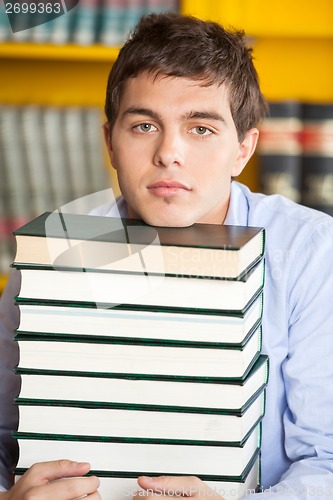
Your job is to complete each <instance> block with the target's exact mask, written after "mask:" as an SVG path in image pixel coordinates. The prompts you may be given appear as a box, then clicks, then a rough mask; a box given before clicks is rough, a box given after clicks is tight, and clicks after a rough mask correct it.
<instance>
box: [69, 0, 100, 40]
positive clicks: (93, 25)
mask: <svg viewBox="0 0 333 500" xmlns="http://www.w3.org/2000/svg"><path fill="white" fill-rule="evenodd" d="M99 4H100V1H99V0H80V3H79V4H78V6H77V7H76V9H77V12H76V18H75V24H74V28H73V42H74V43H77V44H79V45H91V44H93V43H94V42H95V41H96V36H97V33H96V32H97V21H98V16H99Z"/></svg>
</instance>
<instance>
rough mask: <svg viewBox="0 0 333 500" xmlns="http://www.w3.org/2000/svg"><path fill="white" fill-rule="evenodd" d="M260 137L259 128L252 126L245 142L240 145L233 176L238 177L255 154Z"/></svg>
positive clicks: (246, 134)
mask: <svg viewBox="0 0 333 500" xmlns="http://www.w3.org/2000/svg"><path fill="white" fill-rule="evenodd" d="M258 138H259V130H258V129H257V128H251V129H250V130H248V131H247V132H246V133H245V137H244V139H243V142H241V144H240V145H239V153H238V156H237V159H236V161H235V164H234V167H233V170H232V177H237V176H238V175H239V174H240V173H241V172H242V171H243V168H244V167H245V165H246V164H247V162H248V161H249V159H250V158H251V156H252V155H253V153H254V151H255V149H256V146H257V142H258Z"/></svg>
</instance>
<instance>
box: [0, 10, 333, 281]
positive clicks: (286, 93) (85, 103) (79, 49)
mask: <svg viewBox="0 0 333 500" xmlns="http://www.w3.org/2000/svg"><path fill="white" fill-rule="evenodd" d="M82 3H84V2H82ZM147 3H149V5H150V6H152V5H153V3H152V2H147ZM162 3H163V2H160V4H159V9H161V10H163V6H162V7H161V4H162ZM164 4H165V5H167V6H170V5H172V6H173V8H175V5H177V10H180V11H181V12H182V13H185V14H191V15H195V16H197V17H200V18H202V19H210V20H214V21H217V22H221V23H222V24H223V25H225V26H226V27H235V28H238V29H244V30H245V32H246V33H247V35H248V37H249V44H250V45H251V46H252V47H253V54H254V60H255V65H256V68H257V70H258V73H259V77H260V82H261V87H262V90H263V93H264V95H265V96H266V98H267V100H268V101H272V102H276V101H283V100H297V101H300V102H303V103H307V102H311V103H332V102H333V2H332V0H317V2H315V3H314V2H312V1H311V0H294V1H293V2H290V1H289V0H272V1H270V2H267V0H220V1H219V2H216V0H205V1H203V0H182V1H181V2H175V3H174V4H172V2H171V3H170V2H164ZM165 5H164V9H165V10H168V9H167V8H166V7H165ZM150 8H151V10H154V8H153V7H150ZM1 9H2V10H4V5H3V3H1V4H0V11H1ZM74 11H75V9H73V11H72V12H73V13H74ZM0 17H1V16H0ZM63 17H64V18H65V17H66V16H63ZM52 22H55V21H52ZM131 22H132V24H135V23H134V20H133V19H132V21H131ZM47 24H51V23H47ZM27 31H29V30H27ZM0 36H1V26H0ZM20 38H21V39H20ZM120 45H121V43H119V44H113V45H107V44H106V43H104V44H102V43H97V42H96V37H95V38H94V41H93V43H90V44H87V43H83V44H78V43H73V41H72V40H70V39H69V41H67V42H66V43H59V44H54V43H50V42H49V41H47V38H46V41H44V42H42V43H41V42H39V43H37V42H36V41H35V42H33V41H31V40H29V36H23V37H22V36H21V37H20V36H16V35H13V36H12V37H11V38H10V39H6V37H4V36H2V39H1V41H0V64H1V68H2V74H3V75H6V78H2V79H1V82H0V104H1V105H10V106H21V107H24V106H29V105H37V106H40V107H50V106H51V107H57V106H60V107H66V106H68V107H75V106H76V107H95V108H97V109H100V110H101V113H102V108H103V105H104V96H105V87H106V81H107V77H108V74H109V71H110V67H111V66H112V63H113V62H114V60H115V59H116V57H117V54H118V52H119V46H120ZM101 120H103V118H101ZM101 125H102V121H101ZM104 153H105V152H104ZM109 175H110V183H111V184H112V186H113V188H114V190H115V192H116V193H119V188H118V186H117V183H116V179H115V177H114V175H113V173H112V170H111V169H110V172H109ZM239 180H240V181H241V182H244V183H245V184H247V185H248V186H249V187H250V188H251V189H252V190H254V191H257V190H259V189H260V167H259V164H258V156H255V157H254V158H253V159H252V160H251V161H250V164H249V165H248V166H247V168H246V169H245V170H244V172H243V173H242V174H241V176H240V177H239ZM51 210H52V207H51ZM2 273H3V271H2ZM0 274H1V271H0ZM4 282H5V278H1V280H0V290H1V288H3V285H4Z"/></svg>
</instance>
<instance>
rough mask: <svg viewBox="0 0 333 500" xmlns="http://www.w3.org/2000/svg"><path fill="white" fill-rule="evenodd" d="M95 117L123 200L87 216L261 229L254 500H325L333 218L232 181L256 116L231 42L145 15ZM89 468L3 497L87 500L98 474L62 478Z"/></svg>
mask: <svg viewBox="0 0 333 500" xmlns="http://www.w3.org/2000/svg"><path fill="white" fill-rule="evenodd" d="M105 110H106V116H107V124H106V125H105V139H106V143H107V146H108V150H109V154H110V159H111V162H112V165H113V167H114V168H115V169H116V171H117V175H118V179H119V185H120V188H121V191H122V194H123V197H121V198H120V199H119V200H118V202H117V206H109V207H103V208H99V209H96V211H95V213H96V214H99V215H106V216H110V215H116V214H117V213H119V212H120V214H121V216H129V217H133V218H140V219H143V220H144V221H145V222H147V223H148V224H151V225H159V226H181V227H183V226H188V225H191V224H193V223H195V222H205V223H213V224H236V225H249V226H263V227H265V229H266V255H265V257H266V280H265V305H264V315H263V332H264V333H263V351H264V352H265V353H267V354H268V355H269V357H270V381H269V385H268V390H267V403H266V415H265V417H264V421H263V439H262V483H263V487H264V489H265V490H266V491H265V492H263V493H261V494H257V495H253V496H254V497H256V496H263V497H265V496H267V497H268V496H271V495H273V497H274V498H276V499H280V500H282V499H287V498H298V499H303V498H310V497H311V498H321V497H323V496H326V497H329V498H330V497H333V438H332V436H333V418H332V415H333V392H332V389H331V387H332V380H333V363H332V359H333V335H332V328H333V327H332V325H333V306H332V301H331V295H332V290H333V257H332V255H333V220H332V218H330V217H329V216H326V215H324V214H322V213H320V212H315V211H313V210H310V209H307V208H305V207H301V206H299V205H296V204H295V203H293V202H291V201H288V200H287V199H285V198H283V197H281V196H269V197H268V196H264V195H261V194H253V193H251V192H250V191H249V190H248V189H247V188H246V187H245V186H243V185H241V184H239V183H237V182H236V181H233V178H234V177H236V176H237V175H239V174H240V172H241V171H242V170H243V168H244V167H245V165H246V163H247V162H248V160H249V158H250V157H251V155H252V154H253V152H254V149H255V146H256V143H257V139H258V130H257V128H256V125H257V123H258V122H259V120H260V119H261V118H262V117H263V116H264V114H265V112H266V105H265V101H264V99H263V97H262V95H261V92H260V90H259V85H258V81H257V75H256V72H255V69H254V66H253V63H252V58H251V51H250V50H248V49H247V48H246V47H245V44H244V39H243V35H242V34H241V33H235V32H228V31H225V30H224V29H223V28H222V27H220V26H218V25H216V24H214V23H208V22H203V21H199V20H196V19H194V18H188V17H182V16H176V15H160V16H156V15H152V16H149V17H147V18H144V19H143V20H142V22H141V24H139V26H138V28H137V30H136V31H135V33H134V34H133V36H132V38H130V39H129V41H128V42H127V43H126V44H125V46H124V48H123V49H122V51H121V52H120V55H119V58H118V60H117V61H116V63H115V64H114V67H113V69H112V71H111V74H110V78H109V82H108V89H107V97H106V107H105ZM18 281H19V277H18V273H16V274H14V275H13V276H12V278H11V280H10V283H9V285H8V288H7V290H6V293H5V295H4V297H3V301H2V304H1V317H2V325H1V328H0V331H1V342H2V343H3V344H4V348H3V349H2V351H1V356H2V357H3V359H2V360H1V367H0V369H1V372H0V380H1V383H2V384H3V388H2V389H1V398H2V399H1V405H2V406H1V408H0V428H1V438H2V443H1V446H2V448H1V456H0V458H1V459H2V462H3V471H5V470H6V468H8V467H9V466H10V465H11V464H12V462H13V458H12V456H10V437H9V434H10V430H11V429H13V428H14V427H15V425H16V423H17V416H16V415H15V414H13V409H12V407H10V401H11V399H12V398H13V397H14V396H15V391H17V389H18V388H17V382H16V381H15V380H14V376H13V375H12V372H11V371H10V370H11V367H12V366H13V365H14V364H15V360H16V355H17V354H16V353H15V349H14V347H13V343H12V342H11V340H10V339H11V330H12V329H13V328H14V327H15V324H16V322H17V318H16V317H15V308H14V307H13V305H12V299H11V297H12V296H13V295H15V292H16V291H17V289H18V287H19V283H18ZM59 458H60V457H59ZM82 459H83V460H84V457H82ZM88 468H89V465H88V464H85V463H82V464H76V463H72V462H66V461H60V462H50V463H46V464H45V463H44V464H39V465H36V466H33V467H32V468H31V469H30V470H29V471H28V472H27V473H26V475H25V476H23V478H22V479H21V480H20V481H19V482H18V483H17V485H16V486H14V487H12V489H11V490H9V491H8V492H7V493H3V498H4V499H11V500H12V499H18V498H30V497H33V498H34V499H35V498H36V499H37V498H48V499H52V498H56V499H57V500H59V499H74V498H77V497H79V496H80V495H82V494H87V495H88V497H89V498H92V499H95V498H99V496H98V493H97V491H96V489H97V487H98V480H97V479H96V478H75V477H74V476H81V475H83V474H85V472H86V471H87V470H88ZM3 477H4V485H6V484H7V485H8V480H7V483H5V481H6V479H5V475H4V472H3ZM65 477H67V478H68V477H71V479H67V480H66V481H65V480H61V478H65ZM53 479H59V481H57V482H53V481H52V480H53ZM139 482H140V484H141V486H143V487H144V488H147V489H150V490H151V489H153V490H154V489H155V491H156V495H157V496H160V491H161V489H162V490H163V489H166V490H168V491H170V490H174V491H177V490H178V489H182V488H185V489H189V490H190V491H192V492H193V491H196V493H193V495H192V496H194V497H197V496H200V493H201V496H212V495H213V492H212V491H207V490H206V489H205V485H204V484H203V483H202V482H201V481H200V480H199V479H197V478H191V477H187V478H183V477H161V478H156V479H152V478H140V479H139ZM29 495H31V496H29ZM215 496H216V495H215Z"/></svg>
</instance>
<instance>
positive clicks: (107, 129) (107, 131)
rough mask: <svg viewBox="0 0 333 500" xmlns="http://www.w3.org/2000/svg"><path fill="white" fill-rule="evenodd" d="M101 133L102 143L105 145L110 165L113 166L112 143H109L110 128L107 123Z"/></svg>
mask: <svg viewBox="0 0 333 500" xmlns="http://www.w3.org/2000/svg"><path fill="white" fill-rule="evenodd" d="M103 132H104V142H105V145H106V149H107V150H108V153H109V158H110V161H111V165H112V166H113V164H112V156H113V148H112V141H111V127H110V123H109V122H106V123H105V124H104V125H103ZM113 168H115V167H114V166H113Z"/></svg>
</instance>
